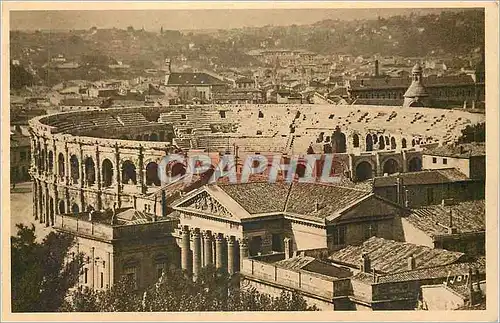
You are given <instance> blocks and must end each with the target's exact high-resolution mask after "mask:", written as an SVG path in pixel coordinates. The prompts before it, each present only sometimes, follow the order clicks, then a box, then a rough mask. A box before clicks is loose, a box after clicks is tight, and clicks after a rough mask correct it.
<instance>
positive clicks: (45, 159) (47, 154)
mask: <svg viewBox="0 0 500 323" xmlns="http://www.w3.org/2000/svg"><path fill="white" fill-rule="evenodd" d="M47 148H48V145H47V141H46V140H45V139H44V140H43V150H44V151H45V156H44V157H45V158H44V160H43V161H42V162H43V164H44V169H45V174H48V173H49V151H48V150H47Z"/></svg>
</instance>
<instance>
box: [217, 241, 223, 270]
mask: <svg viewBox="0 0 500 323" xmlns="http://www.w3.org/2000/svg"><path fill="white" fill-rule="evenodd" d="M223 239H224V236H223V235H222V234H221V233H219V234H217V237H216V238H215V267H216V268H217V269H219V268H223V266H224V246H223Z"/></svg>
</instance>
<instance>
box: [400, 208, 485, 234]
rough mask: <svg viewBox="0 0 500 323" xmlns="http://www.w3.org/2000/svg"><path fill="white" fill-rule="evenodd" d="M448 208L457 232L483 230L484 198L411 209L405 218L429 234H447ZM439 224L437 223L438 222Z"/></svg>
mask: <svg viewBox="0 0 500 323" xmlns="http://www.w3.org/2000/svg"><path fill="white" fill-rule="evenodd" d="M450 210H451V212H452V213H451V214H452V223H453V226H454V227H456V228H457V229H458V233H465V232H478V231H485V229H486V226H485V225H486V224H485V220H486V215H485V203H484V200H477V201H466V202H460V203H457V204H455V205H447V206H442V205H429V206H423V207H419V208H416V209H412V210H411V213H410V214H409V215H408V217H406V218H405V219H406V220H407V221H409V222H410V223H411V224H413V225H414V226H415V227H417V228H419V229H420V230H422V231H424V232H425V233H427V234H428V235H430V236H434V235H437V234H447V230H446V228H445V227H444V226H447V225H449V218H450V213H449V212H450ZM438 223H439V224H441V225H439V224H438Z"/></svg>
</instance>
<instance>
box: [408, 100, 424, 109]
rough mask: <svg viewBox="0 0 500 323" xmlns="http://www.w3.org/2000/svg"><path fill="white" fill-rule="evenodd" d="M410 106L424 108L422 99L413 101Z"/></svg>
mask: <svg viewBox="0 0 500 323" xmlns="http://www.w3.org/2000/svg"><path fill="white" fill-rule="evenodd" d="M409 107H410V108H423V107H424V104H423V103H422V101H413V102H412V103H410V105H409Z"/></svg>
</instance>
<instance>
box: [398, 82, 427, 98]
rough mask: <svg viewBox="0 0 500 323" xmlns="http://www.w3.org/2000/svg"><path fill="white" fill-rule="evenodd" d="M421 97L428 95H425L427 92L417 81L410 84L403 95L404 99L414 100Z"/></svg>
mask: <svg viewBox="0 0 500 323" xmlns="http://www.w3.org/2000/svg"><path fill="white" fill-rule="evenodd" d="M422 96H429V93H427V90H426V89H425V87H424V86H423V85H422V83H421V82H418V81H414V82H412V83H411V85H410V86H409V87H408V90H406V92H405V94H404V97H405V98H414V97H422Z"/></svg>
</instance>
